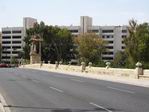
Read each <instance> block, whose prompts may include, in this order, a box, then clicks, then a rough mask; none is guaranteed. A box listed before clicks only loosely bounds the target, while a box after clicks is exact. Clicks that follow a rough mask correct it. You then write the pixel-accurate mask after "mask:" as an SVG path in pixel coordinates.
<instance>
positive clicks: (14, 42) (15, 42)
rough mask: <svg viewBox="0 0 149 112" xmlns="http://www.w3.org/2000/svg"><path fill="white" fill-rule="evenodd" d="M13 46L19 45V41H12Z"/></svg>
mask: <svg viewBox="0 0 149 112" xmlns="http://www.w3.org/2000/svg"><path fill="white" fill-rule="evenodd" d="M12 43H13V44H21V41H12Z"/></svg>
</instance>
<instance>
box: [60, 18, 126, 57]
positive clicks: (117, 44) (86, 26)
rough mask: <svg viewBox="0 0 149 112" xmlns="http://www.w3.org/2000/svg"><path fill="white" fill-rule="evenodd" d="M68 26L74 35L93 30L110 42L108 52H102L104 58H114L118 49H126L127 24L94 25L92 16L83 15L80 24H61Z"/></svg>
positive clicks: (107, 46)
mask: <svg viewBox="0 0 149 112" xmlns="http://www.w3.org/2000/svg"><path fill="white" fill-rule="evenodd" d="M60 28H67V29H68V30H69V31H70V32H71V33H72V35H74V36H77V35H79V34H81V33H87V32H93V33H96V34H97V35H99V36H100V37H101V38H103V39H104V40H105V41H106V42H107V43H108V44H107V45H106V48H107V50H106V52H104V53H103V54H102V59H103V60H113V59H114V55H115V54H116V52H117V51H124V49H125V45H124V38H126V37H127V36H128V31H127V26H93V25H92V18H91V17H88V16H81V18H80V26H60Z"/></svg>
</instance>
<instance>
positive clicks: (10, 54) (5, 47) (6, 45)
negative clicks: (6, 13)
mask: <svg viewBox="0 0 149 112" xmlns="http://www.w3.org/2000/svg"><path fill="white" fill-rule="evenodd" d="M23 21H24V24H23V27H6V28H2V54H1V60H2V62H4V63H11V60H12V58H15V59H17V60H20V57H19V55H18V54H19V52H22V51H23V46H24V41H23V39H24V36H25V32H26V29H29V28H32V27H33V25H34V23H35V22H37V20H36V19H33V18H24V19H23Z"/></svg>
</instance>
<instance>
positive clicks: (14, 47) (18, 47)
mask: <svg viewBox="0 0 149 112" xmlns="http://www.w3.org/2000/svg"><path fill="white" fill-rule="evenodd" d="M12 48H13V49H21V46H12Z"/></svg>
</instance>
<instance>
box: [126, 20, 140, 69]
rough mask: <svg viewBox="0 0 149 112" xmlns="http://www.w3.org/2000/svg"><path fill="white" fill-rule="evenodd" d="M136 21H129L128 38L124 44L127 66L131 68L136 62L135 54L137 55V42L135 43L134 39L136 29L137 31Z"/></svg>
mask: <svg viewBox="0 0 149 112" xmlns="http://www.w3.org/2000/svg"><path fill="white" fill-rule="evenodd" d="M137 26H138V25H137V21H135V20H130V21H129V27H128V32H129V37H128V38H126V39H125V44H126V49H125V51H126V53H127V55H128V63H129V64H128V66H129V67H132V66H134V65H135V63H136V62H137V59H138V57H137V53H138V42H137V39H136V38H137V37H136V29H137Z"/></svg>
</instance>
